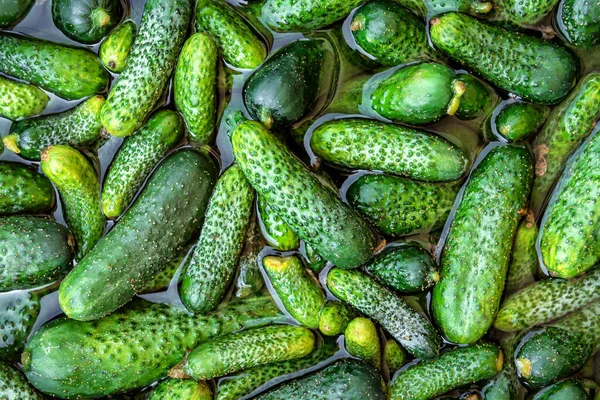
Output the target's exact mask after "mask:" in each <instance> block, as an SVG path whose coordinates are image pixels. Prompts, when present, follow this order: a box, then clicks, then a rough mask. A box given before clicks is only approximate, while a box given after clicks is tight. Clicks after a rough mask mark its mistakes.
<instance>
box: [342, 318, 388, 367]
mask: <svg viewBox="0 0 600 400" xmlns="http://www.w3.org/2000/svg"><path fill="white" fill-rule="evenodd" d="M344 344H345V345H346V351H347V352H348V353H350V355H352V356H354V357H358V358H361V359H362V360H364V361H365V362H367V363H369V364H370V365H372V366H373V367H374V368H376V369H381V342H380V341H379V334H378V333H377V327H376V326H375V324H374V323H373V322H371V320H370V319H368V318H364V317H357V318H354V319H353V320H352V321H350V323H349V324H348V326H347V327H346V330H345V331H344Z"/></svg>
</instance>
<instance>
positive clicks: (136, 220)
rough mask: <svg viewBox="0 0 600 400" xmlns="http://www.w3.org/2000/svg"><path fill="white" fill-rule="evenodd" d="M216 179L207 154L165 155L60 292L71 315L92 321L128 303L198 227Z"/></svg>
mask: <svg viewBox="0 0 600 400" xmlns="http://www.w3.org/2000/svg"><path fill="white" fill-rule="evenodd" d="M216 176H217V169H216V166H215V164H214V162H213V161H212V160H211V159H210V158H209V156H208V155H205V154H201V153H198V152H196V151H194V150H191V149H185V150H180V151H178V152H176V153H173V154H172V155H170V156H169V157H167V158H166V159H165V160H164V161H163V162H162V163H161V164H160V165H159V166H158V167H157V169H156V170H155V172H154V174H153V175H152V176H151V177H150V179H149V180H148V183H147V184H146V187H145V188H144V190H143V191H142V193H141V194H140V195H139V196H138V198H137V200H136V201H135V203H134V204H133V205H132V206H131V207H130V208H129V210H127V212H126V213H125V214H123V216H122V217H121V219H120V220H119V223H117V224H116V225H115V226H114V227H113V229H112V230H111V231H110V232H109V233H108V234H107V235H106V236H105V237H104V238H102V240H101V241H100V242H98V244H97V245H96V246H95V247H94V248H93V249H92V251H91V252H90V253H89V254H88V255H87V256H86V257H85V258H84V259H83V260H81V261H80V262H79V264H77V266H76V267H75V268H74V269H73V271H71V273H70V274H69V275H68V276H67V277H66V278H65V279H64V280H63V282H62V284H61V286H60V290H59V296H58V298H59V302H60V304H61V308H62V309H63V311H64V312H65V314H67V315H68V316H69V317H71V318H74V319H78V320H92V319H97V318H100V317H103V316H105V315H107V314H109V313H111V312H113V311H114V310H116V309H117V308H119V307H121V306H122V305H123V304H125V303H127V302H128V301H129V300H131V298H132V297H133V296H134V295H135V293H136V292H137V291H139V290H141V288H143V287H144V286H145V285H146V284H147V283H148V282H150V281H151V280H152V278H153V277H154V275H155V274H156V273H157V272H158V271H159V270H160V268H161V267H162V266H164V265H165V264H166V263H167V262H169V260H171V259H172V258H173V257H174V256H175V255H176V254H177V253H178V252H179V251H181V250H182V249H183V247H184V246H185V244H186V243H188V242H189V241H190V239H191V238H192V235H193V234H194V233H195V232H196V231H197V230H198V229H199V228H200V223H201V221H202V218H203V216H204V211H205V209H206V205H207V203H208V198H209V196H210V193H211V192H212V188H213V186H214V182H215V180H216Z"/></svg>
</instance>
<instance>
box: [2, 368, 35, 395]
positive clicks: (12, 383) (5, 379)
mask: <svg viewBox="0 0 600 400" xmlns="http://www.w3.org/2000/svg"><path fill="white" fill-rule="evenodd" d="M0 398H2V399H4V400H44V397H43V396H42V395H41V394H39V393H38V392H36V391H35V390H34V389H33V388H32V387H31V385H30V384H29V382H27V379H25V377H24V376H23V374H22V373H21V372H20V371H19V370H17V369H16V368H14V367H12V366H10V365H8V364H4V363H2V362H0Z"/></svg>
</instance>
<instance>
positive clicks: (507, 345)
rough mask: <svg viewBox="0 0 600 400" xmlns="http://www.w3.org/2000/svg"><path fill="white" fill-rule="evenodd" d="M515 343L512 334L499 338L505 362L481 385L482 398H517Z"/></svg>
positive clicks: (508, 399)
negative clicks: (485, 383)
mask: <svg viewBox="0 0 600 400" xmlns="http://www.w3.org/2000/svg"><path fill="white" fill-rule="evenodd" d="M517 344H518V343H517V338H516V336H515V335H514V334H509V335H506V336H505V337H503V338H502V339H501V340H500V346H501V349H502V353H503V355H504V359H505V360H506V362H504V363H503V364H502V370H501V371H500V373H498V375H496V376H495V377H494V378H492V379H491V381H490V382H489V383H488V384H487V385H485V386H484V387H483V389H482V391H481V392H482V395H483V400H518V398H519V396H518V395H519V388H520V385H519V380H518V378H517V371H516V370H515V363H514V362H513V360H514V356H515V347H516V345H517Z"/></svg>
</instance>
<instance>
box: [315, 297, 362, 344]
mask: <svg viewBox="0 0 600 400" xmlns="http://www.w3.org/2000/svg"><path fill="white" fill-rule="evenodd" d="M356 317H357V313H356V311H354V310H353V309H352V307H350V306H349V305H347V304H346V303H342V302H341V301H331V300H327V302H325V305H324V306H323V308H322V309H321V314H320V315H319V331H321V333H322V334H323V335H327V336H337V335H341V334H343V333H344V331H345V330H346V327H347V326H348V324H349V323H350V321H352V320H353V319H354V318H356Z"/></svg>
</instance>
